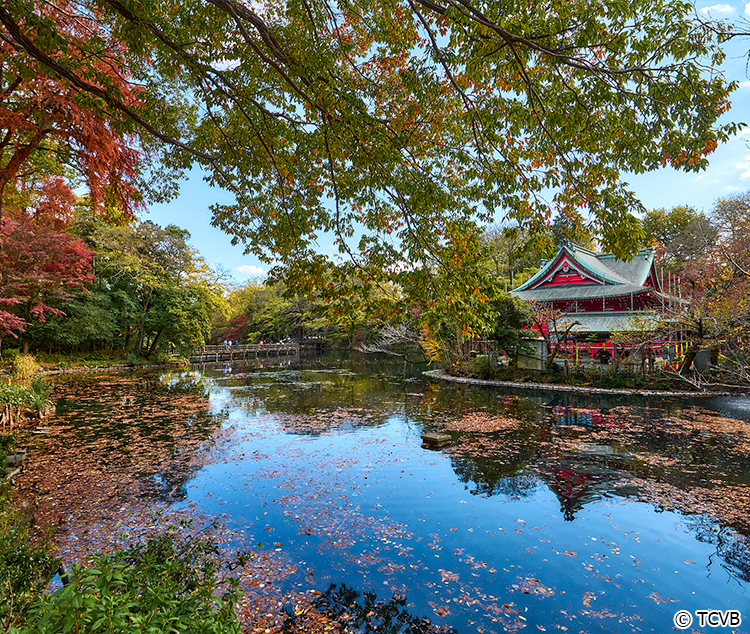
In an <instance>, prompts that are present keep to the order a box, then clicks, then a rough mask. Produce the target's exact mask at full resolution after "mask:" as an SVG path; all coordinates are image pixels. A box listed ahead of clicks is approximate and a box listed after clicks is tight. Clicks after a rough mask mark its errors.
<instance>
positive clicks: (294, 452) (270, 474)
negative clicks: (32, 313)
mask: <svg viewBox="0 0 750 634" xmlns="http://www.w3.org/2000/svg"><path fill="white" fill-rule="evenodd" d="M274 363H276V365H274ZM422 369H424V368H419V367H414V366H405V365H404V364H403V362H399V361H393V360H391V359H386V358H382V357H374V356H364V355H359V356H357V355H348V354H347V355H335V354H331V355H327V356H323V357H314V358H308V359H304V358H303V359H301V360H299V359H296V360H291V361H289V360H287V359H284V358H282V359H281V360H280V361H279V362H276V360H274V359H269V360H267V361H265V360H264V361H263V362H262V363H259V364H256V365H244V366H242V365H232V366H220V367H213V368H211V367H206V368H202V369H194V370H191V371H180V372H157V373H150V374H131V375H99V376H85V377H80V376H79V377H69V378H67V379H64V380H62V381H61V382H60V384H59V385H58V387H57V394H56V397H57V398H58V404H57V413H56V415H55V416H54V417H53V418H51V419H49V420H48V421H45V422H44V426H43V427H42V428H41V429H39V430H38V435H37V436H35V439H36V441H35V445H34V446H32V449H31V451H30V452H29V457H28V459H27V467H26V471H25V473H24V474H23V476H22V478H21V479H20V481H19V484H20V486H22V487H23V491H25V492H26V493H27V494H29V495H30V494H32V493H33V494H34V495H35V496H36V499H37V505H38V510H37V522H38V523H39V524H42V525H49V526H53V527H55V528H56V538H55V539H56V541H57V543H58V544H59V546H60V549H61V553H62V555H63V556H64V557H66V558H67V559H69V560H72V559H77V558H82V557H84V556H85V550H86V548H91V547H93V548H108V547H110V546H112V545H117V544H122V543H124V541H127V539H128V538H129V537H130V536H131V535H132V534H134V533H135V532H137V530H138V529H139V528H142V527H143V526H144V525H149V523H158V522H159V521H165V520H164V519H163V518H176V517H195V518H198V519H199V520H201V521H203V520H207V519H211V518H218V520H219V521H220V529H219V530H220V535H221V539H223V540H224V541H226V543H227V545H228V546H231V547H235V546H236V547H245V548H247V547H251V548H253V550H254V551H255V553H256V557H255V558H254V559H253V560H252V564H251V565H250V566H249V567H248V568H247V569H245V570H243V571H241V574H242V580H243V588H244V590H245V599H244V601H243V606H242V610H243V612H242V613H243V618H245V619H246V621H247V623H248V624H249V625H248V631H260V632H281V631H309V630H312V629H314V627H320V630H319V631H331V632H334V631H350V632H370V631H372V632H375V631H377V632H393V633H395V632H439V631H445V632H449V631H454V632H460V633H464V632H472V633H473V632H498V633H499V632H513V631H519V630H522V629H527V631H542V632H544V631H547V632H551V631H569V632H600V631H606V632H613V633H614V632H616V633H619V632H623V633H631V632H652V631H659V632H661V631H670V630H672V629H673V628H674V627H675V626H674V624H673V618H674V615H675V613H677V612H679V611H687V612H688V613H689V614H690V616H691V617H692V620H693V624H692V628H693V629H694V630H696V631H712V632H713V631H717V632H721V631H725V632H729V631H736V632H742V631H745V632H747V631H750V625H748V624H750V607H748V606H750V595H749V593H748V590H749V588H750V540H749V537H750V423H749V422H748V421H749V420H750V398H748V397H744V396H737V397H716V398H711V399H705V398H703V399H701V398H696V399H693V400H684V399H683V400H676V399H669V398H664V399H657V398H648V399H646V398H629V397H621V396H619V397H616V398H615V397H602V396H596V397H593V396H589V397H587V396H579V395H570V394H562V393H555V392H549V393H545V392H529V391H523V390H507V389H500V388H486V387H481V388H480V387H471V386H465V385H453V384H450V383H443V382H439V381H435V380H427V379H426V377H424V376H422V375H421V370H422ZM424 432H439V433H443V434H448V435H450V437H451V442H450V443H449V444H447V445H445V446H442V447H440V448H438V449H430V448H426V447H423V446H422V441H421V435H422V433H424ZM154 510H161V511H162V513H163V518H162V519H161V520H160V519H159V518H158V517H155V516H154V515H152V512H153V511H154ZM711 609H713V610H723V611H727V610H736V611H738V612H737V613H729V612H725V613H723V614H719V615H716V614H714V615H713V616H712V619H713V621H712V622H713V623H717V622H718V620H717V619H718V618H719V617H722V618H730V617H731V618H733V619H735V620H734V627H709V625H708V624H705V626H704V627H701V626H700V623H699V619H700V618H701V617H700V616H699V614H697V612H698V611H700V610H711ZM684 616H685V615H683V617H684ZM704 618H707V617H704ZM740 618H741V619H744V621H745V622H744V623H742V624H741V625H740V624H739V623H738V621H737V619H740ZM725 622H726V623H729V622H727V621H725ZM685 623H686V622H685ZM326 628H329V629H328V630H326Z"/></svg>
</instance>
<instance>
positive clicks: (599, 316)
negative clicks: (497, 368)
mask: <svg viewBox="0 0 750 634" xmlns="http://www.w3.org/2000/svg"><path fill="white" fill-rule="evenodd" d="M511 294H512V295H515V296H516V297H519V298H520V299H525V300H533V301H536V302H541V303H543V304H546V305H550V306H552V307H554V308H556V309H557V310H559V311H560V312H562V313H563V315H564V317H566V318H570V319H573V320H575V321H577V322H579V323H578V324H577V325H575V326H573V329H572V331H571V334H575V335H576V337H575V338H576V339H579V340H580V339H588V340H589V341H602V340H606V339H608V338H609V333H611V332H612V331H626V330H630V329H631V328H632V322H631V323H629V318H630V317H632V316H633V315H634V313H640V314H641V315H643V316H647V315H648V314H649V313H650V312H651V311H652V310H654V309H655V308H656V307H657V306H660V305H661V304H662V301H663V300H664V298H665V295H663V294H662V291H661V285H660V284H659V278H658V276H657V274H656V267H655V266H654V253H653V250H652V249H650V248H648V249H641V250H640V251H639V252H638V253H637V254H636V255H635V256H634V257H633V258H632V259H631V260H630V261H629V262H626V261H624V260H618V259H617V258H616V257H615V256H614V255H611V254H596V253H594V252H593V251H590V250H589V249H584V248H583V247H579V246H578V245H575V244H571V243H568V244H566V245H564V246H563V247H562V248H561V249H560V251H559V252H558V253H557V255H556V256H555V257H554V258H553V259H552V260H549V261H548V262H546V263H544V264H543V265H542V268H541V269H540V270H539V272H538V273H537V274H536V275H535V276H534V277H532V278H531V279H530V280H529V281H527V282H526V283H525V284H522V285H521V286H519V287H518V288H516V289H514V290H512V291H511Z"/></svg>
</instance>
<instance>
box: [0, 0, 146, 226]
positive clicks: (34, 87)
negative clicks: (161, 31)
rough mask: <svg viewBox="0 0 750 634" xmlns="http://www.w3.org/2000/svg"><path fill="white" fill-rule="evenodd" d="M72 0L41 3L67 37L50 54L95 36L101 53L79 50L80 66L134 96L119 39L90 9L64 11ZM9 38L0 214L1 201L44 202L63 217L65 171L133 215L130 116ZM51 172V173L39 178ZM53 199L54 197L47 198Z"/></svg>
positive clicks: (3, 56) (1, 102)
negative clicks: (126, 119) (53, 72)
mask: <svg viewBox="0 0 750 634" xmlns="http://www.w3.org/2000/svg"><path fill="white" fill-rule="evenodd" d="M69 4H70V2H68V1H67V0H61V1H60V2H57V3H55V6H54V7H52V6H51V5H47V4H44V5H40V7H39V11H41V12H42V13H45V12H47V13H54V19H55V29H56V31H57V33H56V35H62V36H64V37H65V39H66V40H67V41H68V42H69V46H70V49H69V51H58V52H56V53H52V55H53V57H55V56H57V57H60V56H61V55H63V54H65V55H66V56H68V57H69V53H70V51H79V52H80V51H81V50H85V49H86V47H85V46H83V44H84V43H85V42H86V41H88V42H89V43H90V41H91V40H92V39H94V38H98V39H99V40H101V46H100V49H101V54H99V55H88V56H84V55H83V54H82V53H81V54H80V60H79V68H78V70H79V72H80V73H81V74H83V75H88V76H96V77H97V79H98V81H100V82H103V81H106V82H108V84H109V87H110V88H114V89H116V90H117V92H118V94H119V95H120V96H121V99H122V100H123V102H125V103H128V104H136V103H137V102H138V94H137V89H136V88H135V87H134V86H133V85H131V84H130V83H129V82H128V80H127V74H126V73H125V72H123V70H122V68H121V67H120V65H119V64H118V52H119V51H120V49H122V46H121V45H120V44H119V43H118V42H117V41H113V40H112V39H111V38H109V37H108V36H107V35H106V34H105V33H104V32H103V30H102V27H101V26H100V25H99V24H98V23H97V21H96V19H95V16H94V15H93V14H92V15H90V16H89V17H86V16H81V15H75V16H74V15H72V14H70V15H69V14H68V13H67V12H66V5H69ZM39 17H41V18H44V16H43V15H42V16H39ZM27 36H28V37H29V39H30V40H31V41H32V43H33V42H36V41H42V42H43V41H44V38H45V33H44V32H43V31H42V30H40V31H39V32H36V31H34V30H33V29H32V30H31V31H30V32H29V33H27ZM9 41H10V40H9V38H0V219H2V217H3V204H4V203H5V204H6V206H8V207H16V208H21V209H23V208H26V207H28V206H33V207H37V208H38V210H39V211H42V208H43V207H46V208H45V209H44V212H45V213H49V212H50V211H52V210H53V209H54V207H55V204H56V205H58V209H57V210H56V211H57V212H61V213H62V214H63V220H64V216H65V205H63V207H62V208H60V207H59V203H60V202H61V201H64V200H65V198H71V196H72V193H71V188H70V183H69V181H68V179H67V178H65V179H64V178H62V177H63V176H66V177H70V176H73V175H74V174H77V175H78V176H80V177H83V178H84V179H85V181H86V184H87V185H88V189H89V194H90V197H91V202H92V204H93V205H94V207H95V208H97V209H99V210H101V209H103V208H105V207H112V206H117V207H118V208H119V209H120V211H121V212H122V213H124V214H125V215H126V216H132V215H133V213H134V208H135V207H136V206H137V205H138V204H139V201H140V197H139V195H138V192H137V190H136V187H135V183H136V181H137V178H138V169H137V168H138V163H139V160H140V156H141V155H140V152H139V151H138V150H137V149H135V147H134V146H133V142H134V140H135V139H134V137H131V136H130V135H129V134H128V132H127V130H128V127H127V124H124V123H123V122H122V121H121V120H119V119H118V118H117V117H116V116H113V115H112V113H111V112H108V111H107V108H106V107H104V104H102V103H99V102H97V100H96V99H94V98H92V97H91V95H82V94H81V93H80V91H78V90H77V89H76V88H75V87H74V86H72V85H71V84H70V83H69V82H68V81H67V80H65V79H61V78H59V77H55V76H52V75H51V74H50V73H49V71H48V70H47V69H42V67H41V65H40V64H39V63H38V62H36V61H35V60H34V59H32V58H30V57H29V56H28V55H27V54H25V53H20V52H19V51H17V50H16V48H14V46H13V45H12V44H10V43H9ZM50 176H56V178H54V179H53V180H52V181H51V182H49V183H47V184H44V183H45V181H46V180H47V179H48V177H50ZM65 189H67V193H66V192H65V191H63V190H65ZM54 190H56V191H54ZM50 194H54V195H52V196H50ZM8 199H11V200H8ZM50 201H57V202H56V203H55V204H52V205H50V204H49V202H50ZM9 203H10V204H9Z"/></svg>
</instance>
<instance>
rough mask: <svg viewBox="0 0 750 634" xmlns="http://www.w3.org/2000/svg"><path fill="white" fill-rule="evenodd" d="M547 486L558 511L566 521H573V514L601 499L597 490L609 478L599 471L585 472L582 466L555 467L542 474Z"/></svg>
mask: <svg viewBox="0 0 750 634" xmlns="http://www.w3.org/2000/svg"><path fill="white" fill-rule="evenodd" d="M542 478H543V479H544V480H545V482H546V484H547V486H548V487H549V488H550V489H551V490H552V492H553V493H554V494H555V496H556V497H557V499H558V500H559V501H560V510H561V511H562V512H563V517H564V519H565V520H566V521H572V520H574V519H575V514H576V512H577V511H580V510H581V509H582V508H583V506H584V505H585V504H586V503H587V502H593V501H594V500H599V499H601V497H602V496H601V494H600V493H599V492H598V490H597V489H598V488H602V487H604V488H605V489H606V488H607V487H606V484H607V483H608V482H609V481H610V480H611V476H609V475H607V474H604V473H602V472H601V471H600V470H597V469H595V468H594V469H591V470H590V471H589V472H587V471H585V470H584V468H583V467H582V466H580V465H579V466H576V467H573V466H569V465H562V464H561V465H557V466H552V467H551V468H548V470H547V471H546V472H545V473H543V474H542Z"/></svg>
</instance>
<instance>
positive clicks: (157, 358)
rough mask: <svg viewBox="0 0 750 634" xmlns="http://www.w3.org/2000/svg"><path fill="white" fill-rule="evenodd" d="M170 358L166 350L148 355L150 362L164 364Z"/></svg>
mask: <svg viewBox="0 0 750 634" xmlns="http://www.w3.org/2000/svg"><path fill="white" fill-rule="evenodd" d="M171 360H172V356H171V355H170V354H169V353H167V352H157V353H155V354H153V355H151V356H150V357H149V361H150V362H151V363H157V364H159V365H164V364H166V363H169V362H170V361H171Z"/></svg>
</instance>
